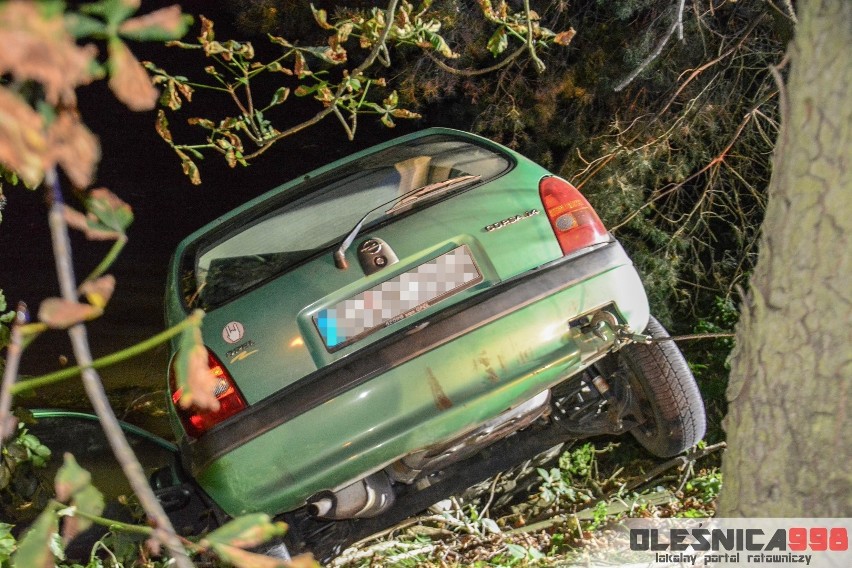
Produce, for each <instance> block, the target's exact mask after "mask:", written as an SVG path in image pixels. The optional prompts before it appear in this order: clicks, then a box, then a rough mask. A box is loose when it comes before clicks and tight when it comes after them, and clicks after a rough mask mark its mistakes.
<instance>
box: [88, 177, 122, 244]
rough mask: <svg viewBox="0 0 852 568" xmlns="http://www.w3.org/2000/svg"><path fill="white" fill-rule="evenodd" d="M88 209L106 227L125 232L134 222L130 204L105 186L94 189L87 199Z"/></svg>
mask: <svg viewBox="0 0 852 568" xmlns="http://www.w3.org/2000/svg"><path fill="white" fill-rule="evenodd" d="M86 210H87V211H88V212H89V213H91V214H92V215H94V216H95V218H96V219H97V220H98V221H99V222H100V223H101V224H102V225H103V226H104V227H106V228H108V229H110V230H112V231H116V232H119V233H124V231H125V229H127V227H129V226H130V224H131V223H132V222H133V210H132V209H130V205H128V204H127V203H125V202H124V201H122V200H121V199H119V197H118V196H117V195H115V194H114V193H113V192H111V191H110V190H108V189H105V188H99V189H93V190H92V191H91V192H90V193H89V197H88V199H86Z"/></svg>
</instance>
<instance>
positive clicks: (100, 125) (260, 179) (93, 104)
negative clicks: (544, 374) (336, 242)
mask: <svg viewBox="0 0 852 568" xmlns="http://www.w3.org/2000/svg"><path fill="white" fill-rule="evenodd" d="M189 4H190V7H191V5H192V4H193V2H189ZM195 4H198V3H195ZM201 4H203V3H201ZM185 9H186V4H185ZM208 13H209V10H208ZM220 16H221V17H223V18H224V19H222V20H220V21H219V22H218V23H217V30H220V33H221V32H222V31H225V28H227V25H226V24H227V16H222V15H221V14H220ZM134 50H135V51H136V53H137V55H138V56H139V57H140V58H141V59H151V60H154V61H155V62H156V63H158V64H159V65H161V66H168V67H170V68H180V66H181V65H184V64H185V63H184V60H185V59H186V57H187V55H188V54H187V53H186V52H180V51H176V50H174V49H172V50H169V49H166V48H164V47H160V46H134ZM196 100H198V101H199V102H198V103H197V104H193V105H192V106H190V107H188V108H187V109H185V110H184V111H182V112H181V114H180V115H179V116H178V117H174V116H173V117H171V118H170V120H171V121H172V123H173V125H175V130H176V131H178V132H180V131H181V127H180V126H179V123H180V122H182V121H183V120H185V119H186V118H188V117H190V116H197V115H206V116H210V117H216V116H221V115H222V112H223V110H222V107H221V104H222V100H223V99H217V102H216V103H214V104H206V105H205V104H204V102H203V100H202V98H201V97H200V96H197V97H196ZM79 104H80V111H81V114H82V116H83V119H84V121H85V122H86V123H87V124H88V125H89V126H90V128H91V129H92V130H93V131H94V132H95V133H96V134H97V135H98V136H99V137H100V141H101V147H102V153H103V158H102V161H101V164H100V166H99V170H98V176H97V179H98V181H97V182H96V184H95V186H96V187H97V186H105V187H108V188H109V189H111V190H112V191H113V192H115V193H116V194H117V195H118V196H119V197H121V198H122V199H124V200H125V201H127V202H128V203H129V204H130V205H131V206H132V207H133V209H134V212H135V216H136V220H135V221H134V223H133V225H132V226H131V228H130V230H129V237H130V241H129V243H128V245H127V247H126V248H125V250H124V252H123V253H122V255H121V257H120V258H119V260H118V261H117V262H116V264H115V265H114V267H113V268H112V270H111V273H112V274H114V275H115V277H116V279H117V287H116V292H115V295H114V297H113V299H112V301H111V303H110V305H109V306H108V308H107V310H106V313H105V314H104V316H103V317H102V318H100V319H99V320H97V321H94V322H92V323H90V324H89V325H88V326H87V327H88V333H89V339H90V342H91V345H92V351H93V354H94V356H95V357H100V356H103V355H105V354H108V353H110V352H112V351H115V350H117V349H120V348H124V347H127V346H129V345H132V344H133V343H135V342H138V341H140V340H142V339H145V338H147V337H149V336H151V335H153V334H155V333H157V332H159V331H161V330H162V329H163V319H162V298H163V293H164V283H165V275H166V267H167V263H168V260H169V257H170V255H171V254H172V251H173V250H174V248H175V246H176V245H177V243H178V242H179V241H180V240H181V239H182V238H183V237H185V236H186V235H188V234H190V233H191V232H192V231H194V230H195V229H197V228H199V227H201V226H202V225H204V224H205V223H207V222H209V221H211V220H213V219H215V218H216V217H217V216H218V215H220V214H222V213H224V212H226V211H229V210H230V209H232V208H234V207H235V206H237V205H239V204H241V203H243V202H245V201H247V200H249V199H251V198H253V197H255V196H257V195H259V194H261V193H262V192H264V191H266V190H268V189H271V188H272V187H275V186H276V185H279V184H280V183H283V182H285V181H287V180H289V179H291V178H293V177H296V176H298V175H300V174H302V173H305V172H306V171H308V170H310V169H312V168H314V167H317V166H320V165H322V164H325V163H327V162H329V161H331V160H333V159H335V158H338V157H342V156H344V155H346V154H349V153H351V152H354V151H357V150H359V149H361V148H364V147H367V146H369V145H371V144H374V143H376V142H379V141H381V140H385V139H388V138H391V137H394V136H397V135H401V134H404V133H405V131H406V130H409V131H410V130H413V129H414V128H415V127H416V125H414V124H411V125H404V126H403V127H401V128H397V129H395V130H393V131H390V130H387V129H385V128H383V127H381V126H377V125H374V124H369V123H372V122H374V121H372V120H370V119H366V120H362V124H361V125H360V126H359V128H360V130H361V131H360V132H359V133H358V137H357V138H356V140H355V141H354V142H349V141H348V140H347V139H346V136H345V134H344V132H343V131H342V129H341V128H340V126H339V125H338V124H337V123H335V122H332V121H333V120H334V119H333V118H330V119H328V121H327V122H326V123H324V124H322V125H321V126H319V127H314V128H313V129H310V130H307V131H305V132H303V133H301V134H299V135H298V136H297V137H294V138H292V139H288V140H285V141H283V142H282V143H279V144H278V145H277V146H276V147H274V148H273V149H271V150H270V151H269V152H267V154H266V155H264V156H263V157H262V158H261V159H260V160H259V161H258V162H257V163H256V164H255V165H252V166H250V167H249V168H243V167H238V169H230V168H228V167H227V166H226V165H225V164H224V161H223V160H222V159H221V158H218V157H216V156H211V157H209V158H208V159H207V160H206V161H205V162H204V163H202V164H201V173H202V178H203V180H204V183H203V185H202V186H199V187H196V186H193V185H191V184H190V183H189V181H188V180H187V178H186V177H185V176H184V175H183V174H182V173H181V170H180V164H179V161H178V160H177V158H176V157H175V155H174V153H173V152H172V150H171V149H170V148H169V147H168V146H167V145H166V144H165V143H164V142H163V141H162V140H160V138H159V137H158V136H157V134H156V133H155V131H154V128H153V123H154V119H155V113H154V112H153V111H152V112H144V113H131V112H129V111H127V110H126V109H124V108H123V107H122V106H121V105H120V103H118V102H116V101H115V99H114V98H113V97H112V96H111V95H110V94H109V93H108V91H107V89H106V87H105V85H103V84H98V85H92V86H89V87H86V88H83V89H81V90H80V92H79ZM316 108H317V107H316V106H306V107H303V108H297V109H296V111H295V113H296V115H295V117H296V118H298V116H299V115H301V116H308V113H309V112H313V111H315V110H316ZM293 112H294V111H293V110H289V111H288V115H289V116H288V115H282V116H280V117H279V119H284V120H287V121H288V122H289V121H292V120H293V119H294V115H293ZM273 118H274V117H273ZM4 193H5V194H6V197H7V199H8V203H7V206H6V209H5V211H4V212H3V222H2V223H0V289H2V290H3V291H4V293H5V295H6V298H7V300H8V302H9V304H10V305H14V304H15V303H16V302H17V301H19V300H22V301H24V302H26V303H27V304H28V305H29V307H30V309H31V311H32V312H33V313H35V312H37V310H38V305H39V303H40V301H41V300H42V299H43V298H45V297H48V296H56V295H58V285H57V283H56V277H55V274H54V268H53V258H52V253H51V248H50V237H49V232H48V226H47V221H46V207H45V205H44V203H43V194H42V192H41V191H40V190H38V191H29V190H26V189H24V188H22V187H6V188H5V190H4ZM66 194H67V195H68V196H69V203H71V202H73V198H71V197H70V196H71V192H70V191H68V192H66ZM72 237H73V249H74V264H75V269H76V271H77V274H78V279H81V278H83V277H85V275H86V274H87V273H88V272H89V271H90V270H91V269H92V268H93V267H94V266H95V265H96V264H97V263H98V262H99V260H100V259H101V258H102V257H103V255H104V254H105V253H106V251H107V250H108V248H109V244H105V243H98V242H87V241H85V239H83V238H82V237H81V236H79V235H73V236H72ZM66 359H67V360H68V361H71V362H72V363H73V361H74V357H73V354H72V352H71V347H70V343H69V341H68V339H67V337H66V335H65V334H64V333H63V332H49V333H47V334H45V335H43V336H42V337H40V338H38V339H37V340H36V341H35V342H34V343H33V344H32V345H30V346H29V347H28V349H27V350H26V352H25V354H24V357H23V360H22V365H21V373H22V375H25V376H27V375H28V376H34V375H38V374H41V373H45V372H49V371H52V370H55V369H57V368H59V367H60V366H61V365H62V362H63V361H64V360H66ZM166 362H167V349H166V347H165V346H163V347H160V348H159V349H157V350H155V351H153V352H150V353H148V354H145V355H143V356H141V357H138V358H136V359H134V360H132V361H129V362H126V363H123V364H120V365H118V366H115V367H113V368H109V369H105V370H103V371H102V372H101V374H102V377H103V381H104V384H105V385H106V388H107V390H108V392H109V394H110V396H111V399H112V400H113V403H114V407H115V408H116V413H117V414H118V416H119V417H120V418H125V419H127V420H128V421H130V422H133V423H136V424H141V425H143V426H145V427H147V428H149V429H151V430H153V431H155V432H156V433H158V434H161V435H169V432H168V427H167V426H166V424H165V422H164V420H163V419H162V407H163V400H164V393H163V392H162V389H163V386H164V384H165V369H166ZM16 402H17V403H19V404H25V405H26V406H29V407H63V408H71V409H79V410H85V409H88V408H89V404H88V401H87V400H86V398H85V394H84V393H83V390H82V387H81V385H80V382H79V380H78V379H72V380H70V381H66V382H65V383H63V384H61V385H58V386H55V387H51V388H44V389H40V390H39V391H38V392H37V393H35V394H30V395H28V396H26V397H24V396H22V397H19V399H18V400H17V401H16Z"/></svg>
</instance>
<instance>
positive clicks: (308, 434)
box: [183, 242, 648, 514]
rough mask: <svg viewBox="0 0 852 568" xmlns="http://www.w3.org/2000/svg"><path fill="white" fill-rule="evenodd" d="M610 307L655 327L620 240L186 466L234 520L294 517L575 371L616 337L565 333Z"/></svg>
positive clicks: (543, 274) (331, 378)
mask: <svg viewBox="0 0 852 568" xmlns="http://www.w3.org/2000/svg"><path fill="white" fill-rule="evenodd" d="M607 304H614V305H615V306H616V307H617V309H618V311H619V315H620V317H621V319H622V320H623V321H624V322H626V323H629V324H630V325H631V326H632V327H634V328H637V329H641V328H643V327H644V325H645V324H646V322H647V319H648V306H647V300H646V298H645V295H644V290H643V288H642V285H641V282H640V281H639V278H638V276H637V274H636V272H635V270H634V268H633V266H632V263H631V261H630V259H629V258H628V257H627V255H626V253H625V252H624V250H623V249H622V248H621V246H620V245H619V244H618V243H616V242H613V243H608V244H606V245H603V246H600V247H598V248H597V249H595V250H593V251H590V252H588V253H586V254H584V255H582V256H579V257H576V258H569V259H560V260H559V261H557V262H554V263H552V264H550V265H548V266H545V267H541V268H539V269H537V270H536V271H533V272H532V273H528V274H526V275H524V276H523V277H520V278H517V279H513V280H511V281H507V282H504V283H502V284H501V285H500V286H497V287H495V288H494V289H492V290H489V291H487V292H484V293H483V294H480V295H478V296H476V297H475V298H472V299H471V300H470V301H466V302H462V303H460V304H456V305H454V306H452V307H450V308H448V309H447V310H444V311H443V312H442V313H440V314H439V315H438V316H436V317H435V318H432V319H431V320H429V321H428V324H427V325H425V326H424V322H418V323H417V324H416V325H414V326H411V327H409V328H408V329H406V330H403V331H401V332H400V333H397V334H394V335H393V336H392V337H388V338H387V339H385V340H383V341H380V342H377V343H376V344H373V345H371V346H369V347H367V348H365V349H363V350H362V351H359V352H357V353H355V354H353V355H351V356H349V357H346V358H345V359H343V360H341V361H339V362H337V363H335V364H333V365H329V366H328V367H325V368H323V369H320V370H318V371H316V372H314V373H312V374H311V375H308V376H306V377H305V378H303V379H301V380H300V381H298V382H297V383H294V384H293V385H290V386H289V387H287V388H285V389H282V390H281V391H279V392H277V393H276V394H274V395H272V396H270V397H268V398H267V399H265V400H263V401H261V402H259V403H257V404H255V405H253V406H251V407H250V408H249V409H247V410H245V411H243V412H242V413H240V414H239V415H237V416H235V417H234V418H232V419H230V420H228V421H226V422H224V423H222V424H220V425H219V426H217V427H216V428H214V429H212V430H210V431H209V432H208V433H206V434H205V435H204V436H203V437H202V438H200V439H199V440H197V441H195V442H192V443H189V444H186V445H185V447H184V448H183V450H184V452H183V454H184V458H185V462H186V465H187V468H188V469H189V470H190V471H192V472H193V475H194V476H196V477H197V478H198V480H199V482H200V483H201V484H202V486H203V487H204V488H205V489H206V490H207V491H208V493H210V495H211V496H212V497H213V498H214V499H215V500H216V501H217V502H218V503H219V504H220V505H221V506H222V507H223V508H224V509H225V510H226V511H227V512H228V513H230V514H240V513H243V512H248V511H265V512H269V513H273V514H274V513H279V512H282V511H284V510H287V509H289V508H294V507H296V506H299V505H300V504H301V502H299V499H304V497H306V496H307V495H309V494H310V493H312V492H314V491H316V490H318V489H333V488H334V486H335V485H336V484H342V483H345V482H346V481H349V480H351V477H350V476H360V475H364V474H367V473H370V471H369V470H372V471H375V470H376V469H377V468H379V467H383V466H384V465H386V463H387V462H388V461H389V460H393V459H395V458H396V457H398V456H400V455H403V454H405V453H406V452H408V451H412V450H416V449H418V448H420V447H423V446H426V445H429V444H430V443H434V442H436V441H440V440H441V439H443V438H445V437H449V436H453V435H456V434H458V433H459V432H463V431H465V429H470V428H473V427H475V426H476V425H477V424H478V423H480V422H483V421H485V420H488V419H489V418H491V417H493V416H495V415H497V414H499V413H500V412H502V411H504V410H505V409H506V408H508V407H511V406H514V405H515V404H518V403H519V402H523V401H524V400H526V399H527V398H529V397H532V396H534V395H535V394H537V393H538V392H541V391H542V390H544V389H546V388H548V387H549V386H551V385H552V384H555V383H556V382H559V381H560V380H563V379H564V378H565V377H566V376H569V375H572V374H574V373H576V372H578V371H579V370H581V369H582V368H584V367H585V366H586V365H588V364H589V363H590V362H591V361H592V360H594V358H595V357H597V356H599V355H600V354H601V353H604V352H606V351H607V350H609V349H610V348H611V346H612V343H613V338H612V337H604V338H595V337H588V336H582V335H581V334H579V333H577V332H574V331H572V330H570V329H569V328H568V326H567V322H568V321H570V320H571V319H572V318H574V317H576V316H578V315H581V314H584V313H588V312H590V311H592V310H594V309H597V308H600V307H602V306H604V305H607ZM377 378H380V379H379V380H373V379H377ZM264 464H267V465H269V466H270V468H271V469H267V468H266V467H264ZM276 465H277V467H276ZM260 470H263V471H262V472H261V471H260ZM255 476H257V478H255Z"/></svg>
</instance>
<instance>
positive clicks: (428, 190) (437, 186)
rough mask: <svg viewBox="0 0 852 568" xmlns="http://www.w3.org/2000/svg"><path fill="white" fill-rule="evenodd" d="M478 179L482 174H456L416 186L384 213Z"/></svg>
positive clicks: (395, 210) (403, 207)
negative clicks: (456, 175)
mask: <svg viewBox="0 0 852 568" xmlns="http://www.w3.org/2000/svg"><path fill="white" fill-rule="evenodd" d="M480 179H482V176H478V175H466V176H458V177H454V178H450V179H448V180H444V181H438V182H435V183H430V184H429V185H424V186H423V187H418V188H417V189H414V190H412V191H410V192H408V193H406V194H405V195H403V196H401V197H400V198H399V200H398V201H397V202H396V203H395V204H394V206H393V207H391V208H390V209H388V210H387V211H385V213H386V214H387V215H390V214H391V213H396V212H397V211H401V210H403V209H405V208H406V207H408V206H410V205H412V204H413V203H415V202H417V201H419V200H420V199H422V198H424V197H435V196H438V195H441V194H442V193H444V192H446V191H449V190H451V189H455V188H456V187H457V186H459V185H463V184H467V183H472V182H475V181H479V180H480Z"/></svg>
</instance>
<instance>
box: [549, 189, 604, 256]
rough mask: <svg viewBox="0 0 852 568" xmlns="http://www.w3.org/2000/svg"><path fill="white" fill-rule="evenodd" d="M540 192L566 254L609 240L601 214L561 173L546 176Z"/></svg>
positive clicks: (563, 251) (551, 224) (552, 225)
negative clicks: (560, 175)
mask: <svg viewBox="0 0 852 568" xmlns="http://www.w3.org/2000/svg"><path fill="white" fill-rule="evenodd" d="M538 192H539V195H541V203H542V205H544V210H545V211H546V212H547V218H548V219H549V220H550V226H551V227H553V232H554V233H555V234H556V239H557V240H558V241H559V246H560V247H562V253H563V254H568V253H570V252H574V251H576V250H578V249H581V248H583V247H587V246H589V245H594V244H597V243H603V242H606V241H608V240H609V235H608V234H607V230H606V227H604V224H603V223H602V222H601V220H600V217H598V214H597V213H595V210H594V209H592V206H591V205H589V202H588V201H586V198H585V197H583V195H582V194H581V193H580V191H579V190H578V189H577V188H576V187H574V186H573V185H571V184H570V183H568V182H567V181H565V180H563V179H560V178H558V177H546V178H544V179H542V180H541V183H540V184H539V186H538Z"/></svg>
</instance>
